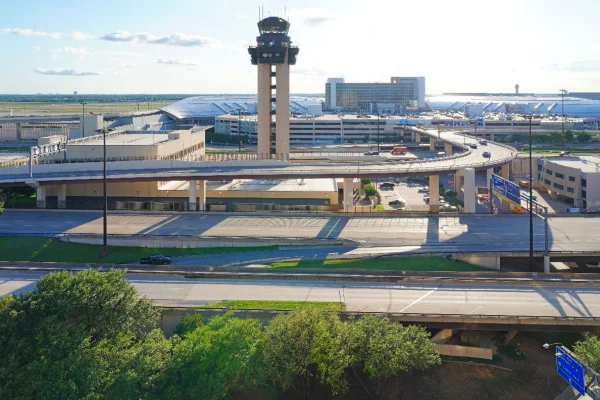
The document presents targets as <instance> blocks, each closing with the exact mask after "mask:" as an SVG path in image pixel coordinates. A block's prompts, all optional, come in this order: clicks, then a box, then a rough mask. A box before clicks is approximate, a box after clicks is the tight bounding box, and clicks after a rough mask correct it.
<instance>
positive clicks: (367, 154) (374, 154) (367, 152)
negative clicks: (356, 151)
mask: <svg viewBox="0 0 600 400" xmlns="http://www.w3.org/2000/svg"><path fill="white" fill-rule="evenodd" d="M364 155H365V156H378V155H379V152H378V151H365V153H364Z"/></svg>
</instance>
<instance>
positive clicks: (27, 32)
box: [0, 28, 62, 39]
mask: <svg viewBox="0 0 600 400" xmlns="http://www.w3.org/2000/svg"><path fill="white" fill-rule="evenodd" d="M0 33H8V34H11V35H15V36H24V37H48V38H50V39H60V38H61V37H62V34H61V33H57V32H44V31H34V30H33V29H29V28H0Z"/></svg>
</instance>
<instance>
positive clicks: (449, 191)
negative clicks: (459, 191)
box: [444, 189, 456, 199]
mask: <svg viewBox="0 0 600 400" xmlns="http://www.w3.org/2000/svg"><path fill="white" fill-rule="evenodd" d="M444 196H446V197H449V198H451V199H453V198H455V197H456V192H455V191H454V190H452V189H447V190H446V191H445V192H444Z"/></svg>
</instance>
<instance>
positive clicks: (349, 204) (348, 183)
mask: <svg viewBox="0 0 600 400" xmlns="http://www.w3.org/2000/svg"><path fill="white" fill-rule="evenodd" d="M353 207H354V179H353V178H344V211H345V212H352V209H353Z"/></svg>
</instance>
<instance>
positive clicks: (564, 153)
mask: <svg viewBox="0 0 600 400" xmlns="http://www.w3.org/2000/svg"><path fill="white" fill-rule="evenodd" d="M558 155H559V156H561V157H565V156H570V155H571V152H570V151H561V152H560V153H558Z"/></svg>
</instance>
